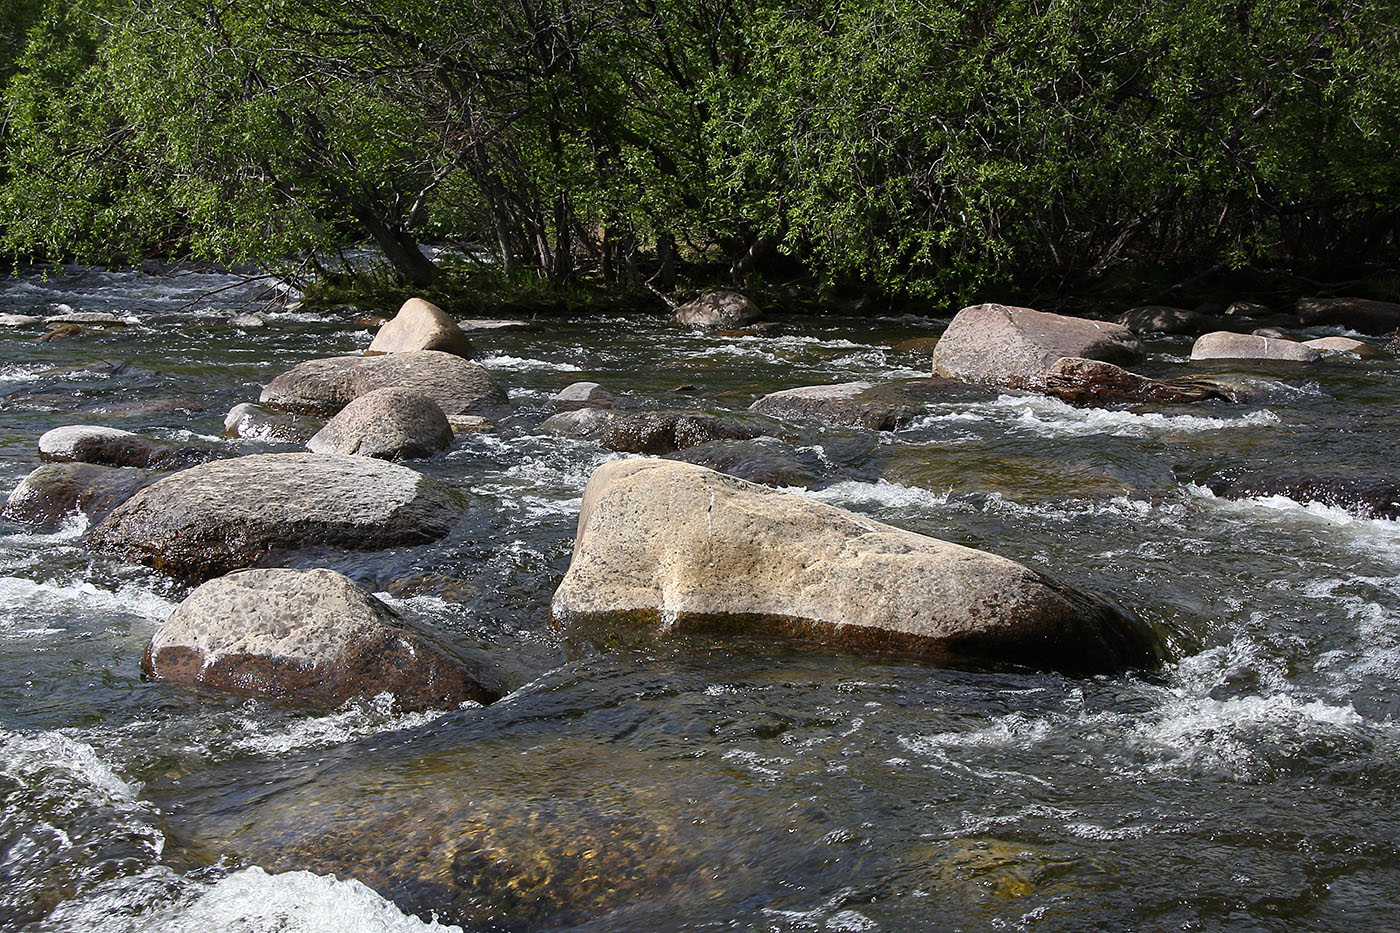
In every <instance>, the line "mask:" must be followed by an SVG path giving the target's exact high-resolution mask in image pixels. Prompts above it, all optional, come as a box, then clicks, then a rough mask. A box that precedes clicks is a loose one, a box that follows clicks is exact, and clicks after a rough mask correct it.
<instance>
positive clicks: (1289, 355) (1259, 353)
mask: <svg viewBox="0 0 1400 933" xmlns="http://www.w3.org/2000/svg"><path fill="white" fill-rule="evenodd" d="M1191 359H1192V360H1193V361H1200V360H1255V361H1258V362H1263V363H1316V362H1317V361H1318V360H1320V359H1322V354H1321V353H1319V352H1318V351H1317V350H1315V349H1313V348H1312V347H1307V346H1304V345H1303V344H1301V343H1298V342H1296V341H1293V340H1285V339H1283V338H1282V337H1264V336H1260V335H1258V334H1234V333H1231V332H1229V331H1224V330H1220V331H1215V332H1214V333H1210V334H1205V335H1204V336H1202V337H1200V338H1199V339H1197V340H1196V343H1195V344H1194V345H1193V346H1192V347H1191Z"/></svg>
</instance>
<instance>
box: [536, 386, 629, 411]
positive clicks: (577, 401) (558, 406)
mask: <svg viewBox="0 0 1400 933" xmlns="http://www.w3.org/2000/svg"><path fill="white" fill-rule="evenodd" d="M549 403H550V404H551V405H553V406H554V410H555V411H577V410H578V409H580V408H612V407H613V406H615V405H616V404H617V396H615V395H613V394H612V393H611V392H609V391H608V390H607V389H605V388H603V387H602V386H600V385H598V383H596V382H575V383H572V384H570V385H567V386H565V387H564V388H562V389H560V390H559V391H558V392H556V393H554V395H552V396H550V399H549Z"/></svg>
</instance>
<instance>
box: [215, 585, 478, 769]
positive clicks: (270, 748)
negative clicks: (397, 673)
mask: <svg viewBox="0 0 1400 933" xmlns="http://www.w3.org/2000/svg"><path fill="white" fill-rule="evenodd" d="M376 595H377V596H378V597H379V598H380V599H385V601H386V602H388V601H392V602H400V601H399V600H394V599H393V597H389V596H388V594H387V593H379V594H376ZM386 597H388V598H387V599H386ZM477 706H479V704H477V703H473V702H471V701H467V702H466V703H463V704H462V708H475V707H477ZM448 712H449V710H423V711H420V712H415V713H399V712H396V711H395V709H394V697H393V695H392V694H389V693H381V694H379V695H377V696H373V697H365V698H358V699H354V700H351V701H349V702H347V703H346V704H345V705H344V706H342V707H340V708H339V709H337V710H336V711H335V712H333V713H328V714H326V715H324V716H312V717H307V718H304V719H296V720H294V721H293V722H292V723H291V724H290V725H289V726H287V727H286V728H285V729H281V730H278V731H276V732H268V731H266V726H265V725H264V717H263V715H262V713H261V710H259V709H257V708H256V707H254V708H249V707H245V708H244V709H243V711H242V714H241V715H240V717H239V723H238V724H239V725H240V726H241V727H242V729H243V732H242V735H241V736H240V737H239V738H237V739H235V740H234V743H233V744H234V748H235V749H236V750H237V751H241V752H247V753H251V754H255V755H267V756H269V757H277V756H281V755H285V754H287V753H288V752H292V751H297V750H300V749H306V748H330V747H332V746H335V745H343V744H345V743H346V742H350V741H353V740H355V739H359V738H363V737H365V736H369V735H375V734H377V733H380V732H393V731H397V730H399V729H413V728H417V727H419V726H425V725H427V724H428V723H430V722H433V721H434V720H437V719H440V718H442V717H443V716H445V715H447V713H448Z"/></svg>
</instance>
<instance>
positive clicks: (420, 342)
mask: <svg viewBox="0 0 1400 933" xmlns="http://www.w3.org/2000/svg"><path fill="white" fill-rule="evenodd" d="M413 350H440V351H442V352H443V353H453V354H456V355H457V356H466V355H468V354H469V353H471V351H472V345H471V341H470V340H468V339H467V335H466V334H464V333H462V329H461V328H460V327H458V326H457V322H456V321H454V320H453V319H452V317H451V316H450V315H448V313H447V312H446V311H444V310H442V309H441V308H439V307H438V306H437V305H435V304H433V303H432V302H428V301H424V300H423V299H422V298H410V299H408V300H407V301H405V302H404V303H403V307H401V308H399V313H398V314H396V315H394V318H393V320H391V321H389V322H387V323H386V324H384V326H383V327H381V328H379V333H377V334H375V335H374V340H372V341H371V342H370V345H369V349H368V350H366V351H365V353H366V354H373V353H407V352H410V351H413Z"/></svg>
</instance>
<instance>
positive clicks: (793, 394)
mask: <svg viewBox="0 0 1400 933" xmlns="http://www.w3.org/2000/svg"><path fill="white" fill-rule="evenodd" d="M874 388H875V384H874V383H871V382H843V383H840V384H838V385H821V386H800V387H798V388H795V389H784V390H782V391H781V392H772V393H770V394H768V395H765V396H763V398H761V399H759V400H758V401H756V402H754V403H753V404H752V405H750V406H749V411H756V412H758V413H759V414H764V415H769V416H771V417H774V418H791V419H798V420H813V421H820V422H822V423H823V424H832V425H841V426H845V427H858V428H869V429H871V430H872V431H893V430H894V429H895V428H898V427H900V426H901V425H904V424H907V423H908V422H909V421H910V420H912V419H913V418H914V417H915V416H916V415H918V414H919V412H920V409H919V408H917V407H914V406H911V405H900V404H897V403H892V402H888V401H884V400H880V399H876V398H874V397H873V396H872V395H871V394H870V390H871V389H874Z"/></svg>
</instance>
